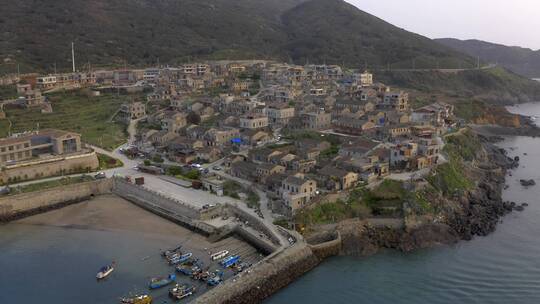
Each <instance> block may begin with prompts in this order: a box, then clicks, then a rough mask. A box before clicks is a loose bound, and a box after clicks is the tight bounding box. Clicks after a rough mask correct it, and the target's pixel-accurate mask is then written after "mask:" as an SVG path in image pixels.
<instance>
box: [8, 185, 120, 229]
mask: <svg viewBox="0 0 540 304" xmlns="http://www.w3.org/2000/svg"><path fill="white" fill-rule="evenodd" d="M112 187H113V183H112V181H111V180H107V179H103V180H97V181H90V182H84V183H79V184H73V185H68V186H64V187H57V188H53V189H48V190H44V191H39V192H31V193H23V194H17V195H10V196H6V197H2V198H0V222H9V221H12V220H16V219H20V218H23V217H27V216H30V215H34V214H38V213H43V212H46V211H50V210H54V209H58V208H62V207H65V206H67V205H71V204H75V203H79V202H82V201H85V200H88V199H90V198H92V197H93V196H96V195H100V194H105V193H111V191H112Z"/></svg>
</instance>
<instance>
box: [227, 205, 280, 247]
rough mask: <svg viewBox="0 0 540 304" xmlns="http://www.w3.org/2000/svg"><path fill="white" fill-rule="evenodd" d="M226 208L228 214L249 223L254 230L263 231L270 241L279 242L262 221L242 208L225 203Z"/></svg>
mask: <svg viewBox="0 0 540 304" xmlns="http://www.w3.org/2000/svg"><path fill="white" fill-rule="evenodd" d="M226 209H227V212H228V213H229V216H236V217H238V218H240V220H241V221H242V222H246V221H247V222H248V223H249V226H251V227H253V228H254V229H255V230H257V231H261V232H262V233H264V234H265V235H266V236H267V237H268V238H269V239H270V240H271V242H272V243H274V244H276V245H278V244H279V239H277V238H276V237H275V236H274V234H273V233H272V231H270V230H269V229H268V227H266V226H265V225H264V223H262V222H261V220H260V219H259V218H257V217H255V216H253V215H251V214H249V213H247V212H245V211H243V210H242V209H240V208H238V207H236V206H233V205H229V204H227V205H226Z"/></svg>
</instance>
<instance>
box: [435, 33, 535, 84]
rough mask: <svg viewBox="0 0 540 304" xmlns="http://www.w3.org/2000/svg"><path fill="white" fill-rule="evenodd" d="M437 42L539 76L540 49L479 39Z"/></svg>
mask: <svg viewBox="0 0 540 304" xmlns="http://www.w3.org/2000/svg"><path fill="white" fill-rule="evenodd" d="M437 42H439V43H442V44H444V45H446V46H448V47H451V48H453V49H455V50H456V51H459V52H462V53H465V54H469V55H470V56H473V57H480V58H481V59H482V60H484V61H487V62H497V63H498V64H500V65H501V66H503V67H505V68H507V69H509V70H511V71H513V72H514V73H517V74H520V75H523V76H524V77H527V78H540V51H533V50H531V49H527V48H520V47H516V46H511V47H510V46H505V45H500V44H495V43H489V42H484V41H479V40H465V41H463V40H458V39H437Z"/></svg>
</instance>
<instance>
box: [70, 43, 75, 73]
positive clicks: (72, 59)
mask: <svg viewBox="0 0 540 304" xmlns="http://www.w3.org/2000/svg"><path fill="white" fill-rule="evenodd" d="M71 63H73V73H75V43H73V42H71Z"/></svg>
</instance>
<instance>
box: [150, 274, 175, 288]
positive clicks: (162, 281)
mask: <svg viewBox="0 0 540 304" xmlns="http://www.w3.org/2000/svg"><path fill="white" fill-rule="evenodd" d="M174 280H176V275H175V274H174V273H171V274H169V276H168V277H166V278H152V279H151V280H150V284H149V286H148V287H150V289H158V288H161V287H164V286H167V285H169V284H171V283H172V282H174Z"/></svg>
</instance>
